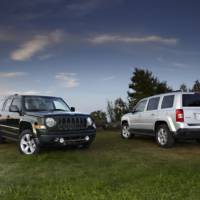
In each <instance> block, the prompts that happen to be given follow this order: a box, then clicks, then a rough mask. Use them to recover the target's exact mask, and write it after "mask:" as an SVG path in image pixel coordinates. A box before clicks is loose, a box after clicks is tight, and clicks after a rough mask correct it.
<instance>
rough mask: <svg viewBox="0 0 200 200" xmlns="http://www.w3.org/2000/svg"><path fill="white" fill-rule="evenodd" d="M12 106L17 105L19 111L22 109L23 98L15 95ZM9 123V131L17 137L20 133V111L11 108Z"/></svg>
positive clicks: (8, 117)
mask: <svg viewBox="0 0 200 200" xmlns="http://www.w3.org/2000/svg"><path fill="white" fill-rule="evenodd" d="M11 106H16V107H17V108H18V109H19V111H21V98H20V97H14V99H13V101H12V103H11ZM7 123H8V125H9V131H10V132H11V133H12V134H13V136H14V137H16V138H17V137H18V134H19V123H20V112H12V111H11V110H10V109H9V112H8V116H7Z"/></svg>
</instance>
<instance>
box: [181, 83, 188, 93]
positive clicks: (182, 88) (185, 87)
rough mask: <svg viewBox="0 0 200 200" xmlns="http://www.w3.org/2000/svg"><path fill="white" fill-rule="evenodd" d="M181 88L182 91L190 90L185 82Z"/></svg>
mask: <svg viewBox="0 0 200 200" xmlns="http://www.w3.org/2000/svg"><path fill="white" fill-rule="evenodd" d="M180 90H181V91H182V92H187V91H188V88H187V86H186V85H185V84H184V83H183V84H181V85H180Z"/></svg>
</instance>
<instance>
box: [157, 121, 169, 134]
mask: <svg viewBox="0 0 200 200" xmlns="http://www.w3.org/2000/svg"><path fill="white" fill-rule="evenodd" d="M162 124H165V125H167V127H168V128H169V125H168V123H167V122H166V121H164V120H159V121H156V122H155V125H154V132H156V130H157V128H158V127H159V126H160V125H162Z"/></svg>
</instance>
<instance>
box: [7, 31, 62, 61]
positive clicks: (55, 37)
mask: <svg viewBox="0 0 200 200" xmlns="http://www.w3.org/2000/svg"><path fill="white" fill-rule="evenodd" d="M62 38H63V34H62V32H61V31H59V30H57V31H54V32H51V33H49V34H47V35H36V36H35V37H34V38H32V39H31V40H29V41H27V42H25V43H23V44H22V45H21V46H20V47H19V48H18V49H16V50H15V51H13V52H12V53H11V54H10V58H11V59H12V60H16V61H25V60H28V59H30V58H31V57H32V56H34V55H35V54H36V53H38V52H40V51H42V50H44V49H45V48H46V47H48V46H50V45H53V44H56V43H58V42H60V41H61V40H62Z"/></svg>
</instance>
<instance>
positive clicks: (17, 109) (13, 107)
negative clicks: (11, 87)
mask: <svg viewBox="0 0 200 200" xmlns="http://www.w3.org/2000/svg"><path fill="white" fill-rule="evenodd" d="M10 112H19V108H18V106H16V105H12V106H10Z"/></svg>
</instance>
